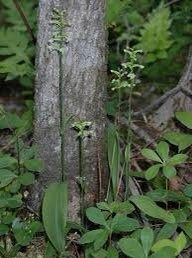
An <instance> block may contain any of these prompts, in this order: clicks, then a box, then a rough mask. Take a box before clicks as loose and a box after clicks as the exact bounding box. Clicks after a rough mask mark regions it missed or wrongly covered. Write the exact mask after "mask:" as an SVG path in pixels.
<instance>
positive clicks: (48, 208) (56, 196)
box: [42, 183, 68, 253]
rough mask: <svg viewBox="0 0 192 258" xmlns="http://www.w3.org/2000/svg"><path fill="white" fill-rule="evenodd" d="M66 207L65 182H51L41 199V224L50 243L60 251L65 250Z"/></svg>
mask: <svg viewBox="0 0 192 258" xmlns="http://www.w3.org/2000/svg"><path fill="white" fill-rule="evenodd" d="M67 207H68V197H67V185H66V183H53V184H51V185H50V186H49V187H48V189H47V190H46V192H45V196H44V200H43V207H42V215H43V224H44V227H45V231H46V233H47V235H48V237H49V239H50V241H51V243H52V244H53V246H54V247H55V249H56V250H57V251H58V252H60V253H62V252H63V251H64V250H65V228H66V223H67Z"/></svg>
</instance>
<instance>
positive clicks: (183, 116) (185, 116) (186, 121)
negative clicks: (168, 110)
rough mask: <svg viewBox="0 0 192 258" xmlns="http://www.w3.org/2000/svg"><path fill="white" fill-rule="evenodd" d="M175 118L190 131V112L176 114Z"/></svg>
mask: <svg viewBox="0 0 192 258" xmlns="http://www.w3.org/2000/svg"><path fill="white" fill-rule="evenodd" d="M175 116H176V118H177V120H179V122H181V123H182V124H183V125H185V126H186V127H187V128H189V129H192V112H190V111H188V112H187V111H185V112H177V113H176V114H175Z"/></svg>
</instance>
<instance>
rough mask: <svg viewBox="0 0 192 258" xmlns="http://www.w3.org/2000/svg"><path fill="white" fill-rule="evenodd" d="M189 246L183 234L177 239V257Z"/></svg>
mask: <svg viewBox="0 0 192 258" xmlns="http://www.w3.org/2000/svg"><path fill="white" fill-rule="evenodd" d="M186 244H187V239H186V236H185V235H184V233H183V232H181V233H180V234H179V235H178V236H177V237H176V239H175V247H176V249H177V255H179V254H180V253H181V252H182V251H183V249H184V248H185V246H186Z"/></svg>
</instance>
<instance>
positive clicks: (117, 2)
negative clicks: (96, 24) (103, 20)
mask: <svg viewBox="0 0 192 258" xmlns="http://www.w3.org/2000/svg"><path fill="white" fill-rule="evenodd" d="M127 2H130V1H126V2H122V1H121V0H108V1H107V21H108V23H111V22H116V21H117V20H119V16H121V14H122V12H123V10H124V7H125V5H126V4H127Z"/></svg>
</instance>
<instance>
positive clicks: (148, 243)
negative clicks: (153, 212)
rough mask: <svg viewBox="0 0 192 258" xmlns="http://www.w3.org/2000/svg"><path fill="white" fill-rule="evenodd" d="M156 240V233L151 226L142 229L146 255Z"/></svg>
mask: <svg viewBox="0 0 192 258" xmlns="http://www.w3.org/2000/svg"><path fill="white" fill-rule="evenodd" d="M153 241H154V233H153V230H152V229H151V228H149V227H145V228H143V229H142V230H141V243H142V246H143V250H144V253H145V255H146V257H147V256H148V254H149V252H150V250H151V247H152V244H153Z"/></svg>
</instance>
